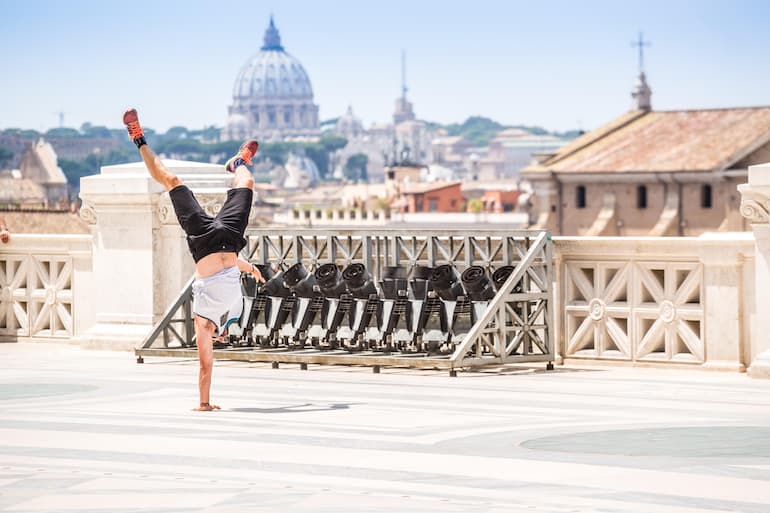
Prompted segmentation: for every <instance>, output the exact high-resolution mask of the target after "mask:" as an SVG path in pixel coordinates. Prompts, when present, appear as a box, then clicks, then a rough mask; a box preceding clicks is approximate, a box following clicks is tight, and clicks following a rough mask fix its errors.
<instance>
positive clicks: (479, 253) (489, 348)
mask: <svg viewBox="0 0 770 513" xmlns="http://www.w3.org/2000/svg"><path fill="white" fill-rule="evenodd" d="M248 241H249V245H248V246H247V248H246V250H245V251H247V255H248V257H249V259H250V260H251V261H253V262H255V263H272V264H273V265H275V266H277V267H278V268H280V269H281V270H285V269H287V268H288V267H290V266H291V265H293V264H295V263H297V262H302V263H303V265H304V266H305V267H307V268H308V270H310V271H311V272H312V271H314V270H315V269H316V268H317V267H318V266H319V265H322V264H324V263H328V262H333V263H335V264H337V265H339V266H343V267H344V266H347V265H350V264H351V263H355V262H358V263H362V264H364V265H365V266H366V268H367V269H368V270H369V271H370V273H371V274H372V276H373V278H374V279H375V280H376V281H378V282H379V280H380V277H381V276H382V275H383V270H384V269H385V268H386V267H389V266H399V265H400V266H404V267H407V268H408V269H409V270H410V271H411V268H412V267H414V266H418V265H423V266H430V267H433V266H437V265H442V264H451V265H453V266H455V267H457V268H458V269H459V270H460V271H461V270H463V269H464V268H466V267H468V266H471V265H479V266H482V267H484V268H485V269H486V270H487V271H488V272H489V273H490V274H491V273H492V272H493V271H494V270H495V269H496V268H498V267H500V266H503V265H511V266H514V271H513V272H512V273H511V274H510V276H509V277H508V279H507V281H506V282H505V284H504V285H503V286H501V287H499V289H498V291H497V293H496V295H495V296H494V298H493V299H491V300H490V301H489V303H488V305H487V307H486V309H485V310H484V313H483V314H482V315H481V316H480V317H479V318H478V319H477V321H476V322H475V323H474V324H473V326H472V327H471V328H470V330H469V331H468V332H467V333H466V334H465V336H464V337H463V338H462V340H461V341H459V342H457V344H456V345H455V346H454V350H453V351H452V353H451V354H443V355H436V354H425V353H422V354H420V353H418V354H414V353H408V354H401V353H397V352H395V353H389V354H383V353H382V352H379V353H378V352H375V351H360V352H350V351H348V350H326V351H324V350H318V349H316V348H310V347H303V348H297V349H290V348H260V347H243V346H240V347H239V346H235V347H228V348H218V347H216V346H215V350H214V355H215V357H216V358H220V359H230V360H241V361H252V362H272V363H273V366H274V367H278V365H279V364H280V363H295V364H300V365H301V367H302V368H307V365H308V364H343V365H365V366H371V367H373V368H374V371H375V372H379V368H380V367H381V366H397V367H416V368H435V369H446V370H449V371H450V374H451V375H455V374H456V371H457V370H462V369H471V368H476V367H482V366H487V365H502V364H509V363H525V362H548V368H552V362H553V360H554V346H555V341H554V330H553V317H554V312H553V305H554V299H553V286H554V285H553V269H552V242H551V238H550V234H549V232H547V231H542V230H513V231H511V230H502V229H492V230H474V231H473V232H472V233H468V232H461V231H458V230H431V231H425V230H415V229H410V230H397V229H378V230H364V229H357V230H342V231H332V230H311V229H298V230H281V233H279V234H276V233H275V230H264V229H260V230H249V232H248ZM517 285H520V286H518V287H517ZM135 352H136V356H137V361H139V362H142V361H143V357H144V356H174V357H194V356H197V351H196V348H195V344H194V330H193V318H192V280H190V282H188V283H187V285H186V286H185V288H184V290H183V291H182V293H181V294H180V296H179V298H178V299H177V300H176V301H175V302H174V304H172V305H171V306H170V307H169V308H168V310H167V311H166V313H165V314H164V316H163V318H162V319H161V321H160V322H159V323H158V324H157V325H156V326H155V328H154V329H153V331H152V333H150V335H149V336H148V337H147V338H146V339H145V341H144V342H143V344H142V346H141V347H140V348H137V349H136V351H135Z"/></svg>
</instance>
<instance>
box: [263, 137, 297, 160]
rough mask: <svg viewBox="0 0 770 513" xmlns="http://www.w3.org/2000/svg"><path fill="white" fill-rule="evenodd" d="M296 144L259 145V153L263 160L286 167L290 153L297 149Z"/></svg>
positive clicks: (274, 143) (275, 143)
mask: <svg viewBox="0 0 770 513" xmlns="http://www.w3.org/2000/svg"><path fill="white" fill-rule="evenodd" d="M296 146H297V145H296V144H293V143H287V142H272V143H264V144H260V145H259V153H258V154H257V155H261V158H262V159H270V161H271V162H274V163H275V164H279V165H284V164H285V163H286V158H287V157H288V156H289V152H290V151H291V150H293V149H295V148H296Z"/></svg>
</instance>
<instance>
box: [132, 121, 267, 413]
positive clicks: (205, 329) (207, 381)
mask: <svg viewBox="0 0 770 513" xmlns="http://www.w3.org/2000/svg"><path fill="white" fill-rule="evenodd" d="M123 123H124V124H125V125H126V129H128V135H129V136H130V137H131V139H132V140H133V141H134V144H136V147H137V148H139V154H140V155H141V156H142V160H144V163H145V165H146V166H147V170H148V171H149V172H150V175H151V176H152V177H153V178H154V179H155V181H157V182H158V183H160V184H161V185H163V186H164V187H165V188H166V190H167V191H168V195H169V197H170V198H171V203H172V205H173V206H174V212H176V217H177V219H178V220H179V224H180V225H181V226H182V229H183V230H184V232H185V234H186V235H187V245H188V247H189V248H190V253H192V257H193V260H195V281H193V313H194V314H195V339H196V343H197V346H198V359H199V360H200V373H199V381H198V389H199V392H200V405H199V406H198V407H197V408H195V409H196V410H198V411H211V410H218V409H219V406H216V405H214V404H211V402H210V392H211V373H212V370H213V367H214V341H213V338H214V336H215V335H217V336H219V335H222V334H223V333H224V332H225V330H226V329H227V327H228V325H229V324H230V323H232V322H234V321H237V320H238V319H239V318H240V316H241V314H242V311H243V300H242V293H241V285H240V276H241V272H248V273H251V274H252V275H253V276H254V278H256V280H257V281H260V282H264V279H263V278H262V275H261V274H260V272H259V270H258V269H257V268H256V267H255V266H254V265H252V264H250V263H249V262H247V261H246V260H245V259H243V258H242V257H239V256H238V252H239V251H240V250H241V249H243V247H244V246H246V239H244V237H243V234H244V232H245V231H246V225H247V224H248V222H249V212H250V211H251V202H252V198H253V194H254V192H253V190H252V189H253V187H254V179H253V178H252V176H251V173H250V172H249V170H248V168H247V167H246V164H249V165H250V164H251V159H252V157H254V155H255V154H256V153H257V149H258V147H259V143H258V142H257V141H255V140H249V141H246V142H245V143H243V145H242V146H241V148H240V149H239V150H238V153H237V154H236V155H235V156H234V157H232V158H231V159H230V160H228V161H227V163H226V164H225V169H226V170H227V171H228V172H230V173H234V174H235V176H234V178H233V187H232V188H231V189H230V190H228V191H227V199H226V200H225V202H224V204H223V205H222V209H221V210H220V211H219V213H218V214H217V215H216V217H211V216H210V215H208V214H206V212H204V210H203V208H201V206H200V204H199V203H198V201H197V200H196V199H195V196H193V193H192V191H191V190H190V189H189V188H188V187H187V186H186V185H184V184H183V183H182V180H180V179H179V177H178V176H176V175H175V174H174V173H172V172H170V171H169V170H168V169H166V167H165V166H164V165H163V163H162V162H161V160H160V158H158V156H157V155H156V154H155V152H153V151H152V149H150V147H149V146H148V145H147V141H145V139H144V131H143V130H142V127H141V125H140V124H139V116H138V115H137V113H136V109H131V110H128V111H126V112H125V114H123Z"/></svg>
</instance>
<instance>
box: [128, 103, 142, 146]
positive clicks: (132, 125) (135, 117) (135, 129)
mask: <svg viewBox="0 0 770 513" xmlns="http://www.w3.org/2000/svg"><path fill="white" fill-rule="evenodd" d="M123 124H124V125H126V129H127V130H128V136H129V137H130V138H131V139H139V138H140V137H142V136H143V135H144V130H142V125H140V124H139V114H137V113H136V109H130V110H127V111H126V112H125V113H123Z"/></svg>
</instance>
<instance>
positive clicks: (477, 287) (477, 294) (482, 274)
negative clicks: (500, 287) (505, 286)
mask: <svg viewBox="0 0 770 513" xmlns="http://www.w3.org/2000/svg"><path fill="white" fill-rule="evenodd" d="M461 279H462V282H463V286H464V287H465V290H467V291H468V296H470V298H471V301H489V300H490V299H492V298H493V297H495V289H493V288H492V284H491V283H490V282H489V277H488V276H487V272H486V271H485V270H484V268H483V267H481V266H480V265H472V266H470V267H468V268H467V269H466V270H464V271H463V274H462V276H461Z"/></svg>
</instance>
